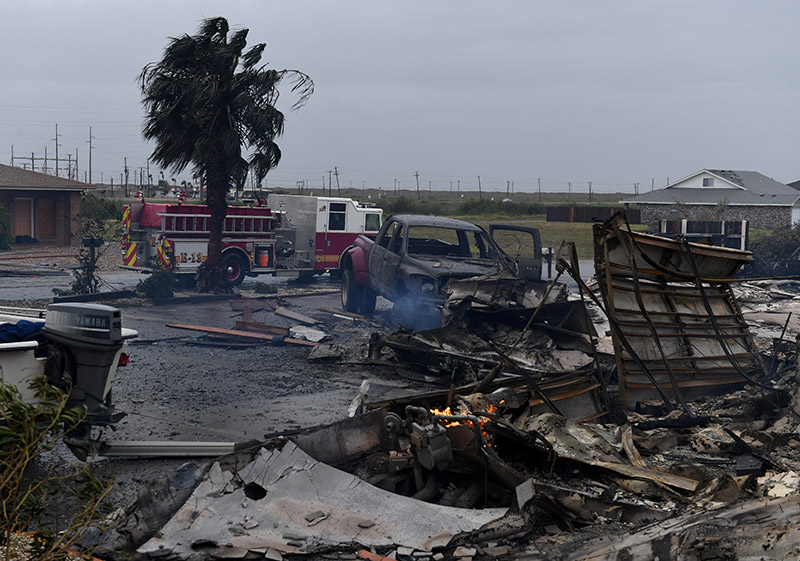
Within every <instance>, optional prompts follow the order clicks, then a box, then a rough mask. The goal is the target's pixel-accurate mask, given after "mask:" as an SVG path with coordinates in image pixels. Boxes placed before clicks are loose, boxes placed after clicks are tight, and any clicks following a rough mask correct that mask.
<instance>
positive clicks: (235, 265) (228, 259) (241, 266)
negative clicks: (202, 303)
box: [222, 253, 247, 286]
mask: <svg viewBox="0 0 800 561" xmlns="http://www.w3.org/2000/svg"><path fill="white" fill-rule="evenodd" d="M222 264H223V265H224V266H225V271H226V278H227V279H228V283H230V284H232V285H233V286H239V285H240V284H242V281H243V280H244V277H245V275H246V274H247V263H245V261H244V258H243V257H242V256H241V255H238V254H236V253H229V254H227V255H224V256H223V257H222Z"/></svg>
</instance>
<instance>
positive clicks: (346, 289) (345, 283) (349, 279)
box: [342, 269, 364, 313]
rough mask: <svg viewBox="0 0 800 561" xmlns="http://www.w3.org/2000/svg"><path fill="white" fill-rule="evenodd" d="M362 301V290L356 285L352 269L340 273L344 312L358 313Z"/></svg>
mask: <svg viewBox="0 0 800 561" xmlns="http://www.w3.org/2000/svg"><path fill="white" fill-rule="evenodd" d="M363 299H364V288H363V287H362V286H359V285H357V284H356V279H355V276H354V275H353V270H352V269H345V270H344V273H342V309H343V310H344V311H345V312H352V313H356V312H358V308H359V307H360V306H361V303H362V301H363Z"/></svg>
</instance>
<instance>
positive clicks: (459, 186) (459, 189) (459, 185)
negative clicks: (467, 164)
mask: <svg viewBox="0 0 800 561" xmlns="http://www.w3.org/2000/svg"><path fill="white" fill-rule="evenodd" d="M458 193H459V194H461V180H460V179H459V180H458Z"/></svg>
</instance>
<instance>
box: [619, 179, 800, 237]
mask: <svg viewBox="0 0 800 561" xmlns="http://www.w3.org/2000/svg"><path fill="white" fill-rule="evenodd" d="M620 203H623V204H631V205H633V204H635V205H636V208H638V209H639V210H640V211H641V221H642V223H644V224H648V225H650V227H651V228H656V227H657V225H658V222H659V220H679V219H687V220H701V221H721V220H732V221H737V220H747V221H749V222H750V226H751V227H753V228H770V229H772V228H781V227H789V226H792V225H793V224H795V223H797V222H800V190H797V189H796V188H793V187H790V186H789V185H785V184H783V183H780V182H779V181H775V180H774V179H771V178H769V177H767V176H765V175H762V174H760V173H758V172H755V171H732V170H718V169H704V170H701V171H698V172H697V173H695V174H693V175H690V176H688V177H685V178H684V179H681V180H680V181H676V182H674V183H671V184H669V185H667V186H666V187H664V188H663V189H658V190H656V191H650V192H648V193H642V194H640V195H636V196H635V197H631V198H628V199H625V200H622V201H620Z"/></svg>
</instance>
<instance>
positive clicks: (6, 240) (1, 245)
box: [0, 205, 14, 250]
mask: <svg viewBox="0 0 800 561" xmlns="http://www.w3.org/2000/svg"><path fill="white" fill-rule="evenodd" d="M13 246H14V236H13V235H12V234H11V218H10V215H9V212H8V209H7V208H6V207H5V206H4V205H0V250H4V249H11V248H12V247H13Z"/></svg>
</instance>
